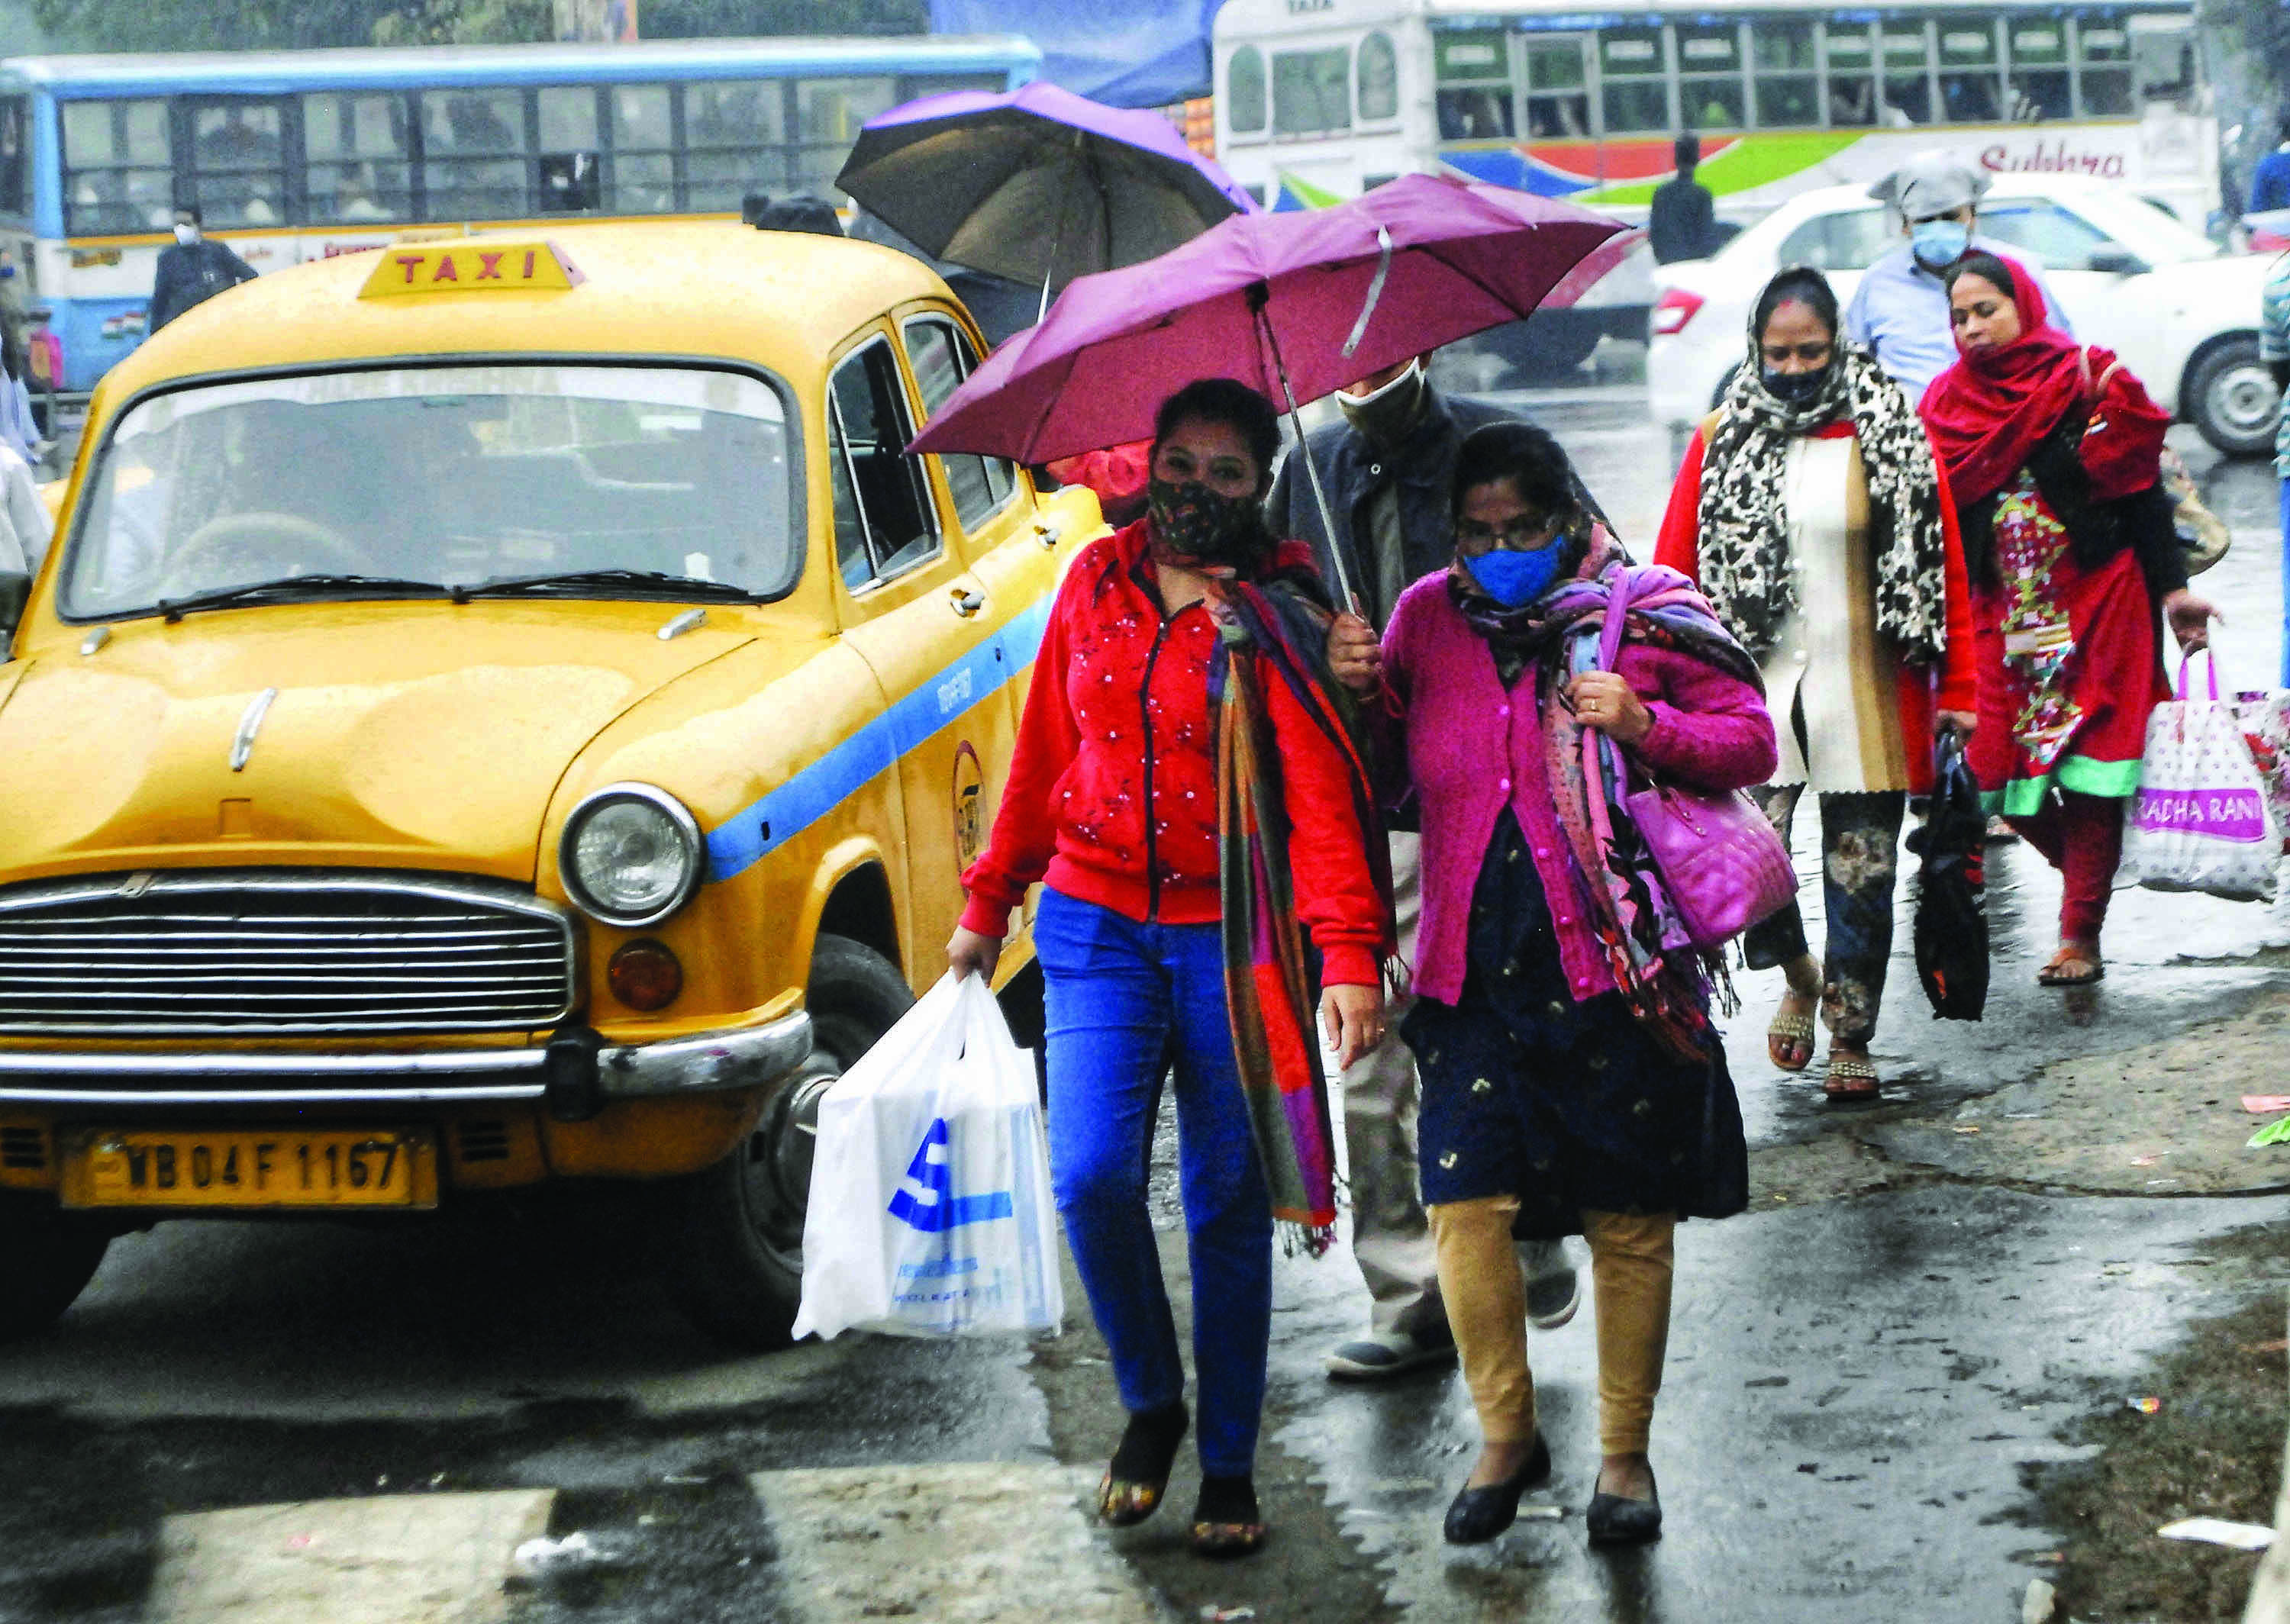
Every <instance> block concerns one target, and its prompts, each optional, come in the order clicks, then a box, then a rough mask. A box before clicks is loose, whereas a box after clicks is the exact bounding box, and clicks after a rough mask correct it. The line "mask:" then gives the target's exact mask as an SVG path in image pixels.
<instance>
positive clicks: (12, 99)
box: [0, 96, 32, 215]
mask: <svg viewBox="0 0 2290 1624" xmlns="http://www.w3.org/2000/svg"><path fill="white" fill-rule="evenodd" d="M30 118H31V100H30V99H29V98H28V97H25V96H0V214H15V215H25V214H29V213H30V212H32V193H31V177H30V174H29V172H28V169H27V168H26V165H25V162H24V150H25V148H26V146H27V145H28V142H27V140H26V134H27V132H28V130H29V129H30V127H31V126H30Z"/></svg>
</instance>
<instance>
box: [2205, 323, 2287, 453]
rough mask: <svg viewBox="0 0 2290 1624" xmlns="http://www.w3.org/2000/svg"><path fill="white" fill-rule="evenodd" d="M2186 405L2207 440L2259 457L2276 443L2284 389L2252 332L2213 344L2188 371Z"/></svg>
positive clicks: (2222, 449)
mask: <svg viewBox="0 0 2290 1624" xmlns="http://www.w3.org/2000/svg"><path fill="white" fill-rule="evenodd" d="M2184 405H2185V408H2186V412H2187V416H2188V418H2189V419H2190V420H2191V421H2192V422H2193V423H2194V426H2195V428H2197V429H2198V430H2199V431H2200V432H2201V434H2202V436H2203V438H2204V439H2206V440H2208V441H2209V442H2210V443H2211V444H2213V445H2214V446H2216V447H2218V449H2219V450H2220V451H2222V452H2224V453H2225V454H2226V455H2228V456H2230V457H2254V456H2256V455H2258V454H2259V453H2260V452H2265V451H2270V450H2272V449H2273V446H2274V428H2275V424H2276V422H2277V420H2278V418H2279V416H2280V414H2281V410H2282V391H2281V390H2279V389H2278V388H2275V387H2274V379H2273V375H2272V374H2271V373H2270V372H2268V371H2267V370H2266V364H2265V363H2264V362H2263V361H2262V360H2260V359H2259V358H2258V340H2256V339H2254V338H2251V337H2249V336H2248V335H2244V336H2241V337H2238V338H2232V339H2229V340H2226V341H2225V342H2224V343H2222V344H2214V345H2213V346H2212V347H2211V348H2209V349H2207V350H2205V351H2204V352H2203V358H2202V359H2201V360H2199V361H2198V362H2196V363H2195V364H2194V366H2193V368H2192V369H2191V370H2190V371H2189V372H2188V374H2187V387H2186V391H2185V399H2184Z"/></svg>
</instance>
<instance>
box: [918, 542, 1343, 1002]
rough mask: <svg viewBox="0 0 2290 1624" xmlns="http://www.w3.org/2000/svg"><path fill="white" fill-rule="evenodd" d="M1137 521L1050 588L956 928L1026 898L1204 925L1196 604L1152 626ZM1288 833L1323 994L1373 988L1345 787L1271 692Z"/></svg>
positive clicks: (1005, 918)
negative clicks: (1050, 602) (1053, 594)
mask: <svg viewBox="0 0 2290 1624" xmlns="http://www.w3.org/2000/svg"><path fill="white" fill-rule="evenodd" d="M1151 567H1152V566H1151V564H1149V562H1148V561H1147V559H1146V556H1145V521H1143V520H1140V521H1138V522H1137V523H1136V524H1132V525H1130V526H1129V527H1128V528H1127V529H1125V530H1122V531H1119V532H1116V533H1115V534H1113V535H1111V536H1108V537H1106V538H1104V539H1102V540H1098V541H1093V542H1092V543H1091V544H1090V545H1089V546H1088V547H1086V548H1084V549H1083V550H1082V552H1081V554H1080V556H1078V557H1077V558H1076V559H1075V560H1074V562H1073V564H1072V567H1071V568H1070V569H1069V570H1068V571H1067V572H1066V578H1065V581H1064V584H1063V585H1062V586H1061V587H1060V588H1059V589H1058V598H1057V603H1056V604H1055V606H1054V607H1053V609H1052V610H1051V612H1050V623H1049V628H1048V629H1047V630H1046V631H1045V633H1044V635H1043V637H1042V647H1041V652H1040V653H1039V654H1038V655H1037V657H1036V659H1035V662H1034V678H1033V686H1032V688H1031V689H1030V690H1029V692H1028V693H1027V695H1026V714H1025V717H1024V719H1023V720H1022V721H1021V723H1020V724H1019V728H1018V744H1017V748H1016V750H1015V751H1014V752H1013V755H1012V756H1011V761H1010V782H1009V787H1008V788H1007V789H1006V790H1005V791H1004V793H1003V796H1002V809H1001V811H1000V812H999V813H997V816H996V817H995V820H994V833H993V836H992V838H991V839H989V841H988V843H987V847H986V851H985V852H984V853H983V854H982V855H981V857H980V858H979V860H977V861H976V862H975V863H973V864H972V865H971V868H970V870H969V872H968V873H966V874H965V875H964V876H962V884H963V887H964V889H965V890H966V891H967V892H969V893H970V903H969V906H968V907H967V908H965V910H964V912H963V916H962V923H963V924H965V926H967V927H968V928H969V929H971V930H973V931H977V932H981V933H982V934H984V935H988V936H1001V935H1005V934H1006V933H1007V932H1008V930H1009V925H1010V910H1011V909H1012V908H1014V907H1015V906H1017V904H1018V902H1019V900H1020V899H1021V898H1022V897H1023V896H1024V895H1025V894H1026V888H1027V887H1028V886H1029V885H1031V884H1033V883H1034V882H1035V881H1037V880H1040V879H1047V880H1048V882H1049V884H1051V885H1052V886H1053V888H1054V889H1056V890H1058V891H1061V892H1064V893H1065V894H1066V895H1067V896H1069V897H1074V898H1077V899H1079V900H1082V901H1085V902H1093V903H1096V904H1098V905H1099V906H1100V907H1102V908H1112V909H1113V910H1114V911H1115V912H1117V913H1119V914H1123V915H1125V916H1127V917H1129V918H1132V919H1137V920H1158V921H1160V922H1161V923H1163V924H1213V923H1215V922H1216V920H1217V919H1218V918H1220V917H1221V915H1222V912H1223V907H1222V903H1221V900H1220V898H1219V895H1218V888H1217V796H1216V762H1215V759H1214V758H1213V756H1212V755H1211V750H1212V748H1213V740H1214V738H1215V725H1214V719H1213V716H1212V715H1211V713H1210V706H1209V668H1210V662H1211V659H1212V657H1213V655H1214V653H1215V652H1216V644H1217V628H1216V623H1215V622H1214V620H1212V619H1211V618H1210V615H1209V611H1208V606H1207V605H1206V604H1188V605H1187V606H1186V607H1185V608H1183V609H1181V610H1179V611H1178V612H1176V613H1175V614H1174V615H1172V616H1170V617H1168V618H1167V619H1165V620H1164V619H1163V617H1162V614H1161V609H1160V605H1159V604H1158V603H1157V601H1156V599H1155V597H1154V596H1152V595H1151V594H1150V593H1149V591H1148V590H1147V588H1146V581H1147V580H1149V573H1148V572H1149V571H1150V569H1151ZM1263 690H1264V693H1265V695H1266V698H1267V701H1268V703H1269V706H1270V708H1271V713H1272V725H1273V728H1274V731H1275V734H1276V736H1277V740H1278V742H1279V748H1280V766H1281V772H1282V775H1283V788H1284V792H1285V801H1286V804H1287V809H1288V817H1289V820H1290V822H1291V824H1292V825H1293V835H1292V836H1291V838H1290V841H1289V845H1288V860H1289V865H1290V868H1291V869H1292V871H1293V878H1294V881H1295V894H1296V915H1297V917H1298V918H1299V919H1301V921H1302V922H1303V924H1305V926H1306V927H1307V928H1308V929H1309V931H1310V932H1311V935H1312V940H1313V942H1314V943H1315V944H1316V945H1317V947H1318V948H1319V949H1320V955H1321V958H1322V961H1323V970H1322V977H1321V979H1322V980H1324V981H1325V982H1326V983H1327V984H1328V985H1331V986H1337V985H1349V986H1355V987H1373V986H1375V985H1376V984H1377V982H1378V980H1379V974H1378V970H1379V966H1378V963H1377V945H1378V943H1379V942H1380V940H1381V937H1382V926H1383V904H1382V902H1381V899H1379V898H1378V896H1377V895H1376V890H1375V883H1374V881H1373V879H1372V878H1371V877H1370V876H1369V872H1368V864H1367V848H1366V845H1365V836H1363V835H1362V833H1361V829H1360V824H1359V819H1358V817H1357V814H1356V813H1355V812H1354V811H1353V801H1352V791H1351V786H1350V783H1349V771H1348V768H1347V766H1346V764H1345V762H1344V759H1343V757H1342V756H1341V754H1340V752H1339V751H1338V749H1337V748H1336V747H1335V746H1334V745H1333V743H1331V742H1330V741H1329V740H1328V739H1327V737H1326V736H1325V734H1323V733H1322V732H1320V731H1319V728H1318V726H1317V724H1315V723H1314V722H1313V721H1312V719H1311V718H1310V716H1308V715H1307V714H1306V713H1305V711H1304V709H1303V708H1302V707H1301V705H1300V704H1299V703H1298V701H1297V700H1296V698H1295V696H1294V694H1293V693H1292V692H1289V690H1288V687H1287V684H1285V683H1281V682H1277V681H1274V682H1268V683H1266V684H1264V685H1263Z"/></svg>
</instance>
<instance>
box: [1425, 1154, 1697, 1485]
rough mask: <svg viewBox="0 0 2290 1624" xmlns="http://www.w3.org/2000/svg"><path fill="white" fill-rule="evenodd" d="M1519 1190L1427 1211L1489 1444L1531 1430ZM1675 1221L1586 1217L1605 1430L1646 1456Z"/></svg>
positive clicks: (1621, 1451) (1665, 1344) (1623, 1447)
mask: <svg viewBox="0 0 2290 1624" xmlns="http://www.w3.org/2000/svg"><path fill="white" fill-rule="evenodd" d="M1517 1216H1518V1197H1517V1196H1486V1197H1484V1198H1482V1199H1480V1200H1477V1201H1453V1202H1444V1203H1441V1204H1439V1205H1437V1206H1434V1207H1432V1208H1431V1209H1430V1211H1429V1220H1430V1228H1431V1235H1432V1238H1433V1240H1434V1242H1435V1243H1436V1244H1437V1249H1438V1257H1439V1290H1440V1294H1441V1296H1442V1297H1444V1298H1445V1301H1446V1307H1447V1324H1448V1327H1449V1328H1450V1329H1451V1330H1453V1332H1454V1333H1455V1348H1456V1352H1457V1354H1458V1355H1459V1356H1461V1361H1462V1366H1463V1380H1464V1381H1465V1383H1466V1384H1467V1385H1468V1386H1469V1388H1470V1389H1471V1403H1472V1405H1473V1406H1474V1407H1475V1408H1476V1409H1477V1411H1478V1412H1479V1431H1480V1434H1481V1435H1482V1436H1484V1437H1485V1440H1486V1441H1487V1442H1488V1443H1490V1444H1524V1443H1526V1442H1528V1441H1529V1440H1531V1439H1532V1438H1533V1436H1534V1379H1533V1375H1532V1373H1531V1372H1529V1371H1528V1369H1527V1364H1526V1326H1525V1316H1526V1282H1525V1276H1524V1275H1523V1274H1522V1272H1521V1271H1520V1268H1519V1260H1518V1253H1517V1250H1516V1248H1515V1247H1514V1246H1513V1245H1512V1244H1511V1237H1510V1227H1511V1222H1512V1220H1514V1219H1516V1218H1517ZM1676 1233H1677V1219H1676V1217H1674V1216H1673V1215H1672V1214H1670V1213H1668V1212H1653V1213H1629V1212H1589V1211H1585V1212H1583V1214H1582V1234H1583V1238H1584V1239H1586V1240H1587V1241H1589V1245H1590V1290H1591V1300H1592V1302H1593V1303H1594V1305H1595V1306H1596V1308H1597V1316H1598V1439H1599V1447H1600V1449H1601V1450H1602V1451H1603V1452H1605V1453H1606V1454H1609V1455H1637V1454H1644V1453H1645V1450H1646V1442H1647V1439H1648V1437H1649V1436H1650V1435H1651V1433H1652V1431H1653V1401H1654V1396H1655V1395H1657V1394H1658V1393H1660V1392H1661V1365H1662V1358H1663V1356H1664V1354H1665V1353H1666V1352H1667V1351H1668V1348H1669V1295H1670V1283H1671V1278H1672V1276H1673V1275H1674V1273H1675V1269H1676V1258H1677V1252H1676V1248H1675V1244H1674V1243H1675V1236H1676Z"/></svg>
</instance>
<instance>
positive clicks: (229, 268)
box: [145, 208, 254, 332]
mask: <svg viewBox="0 0 2290 1624" xmlns="http://www.w3.org/2000/svg"><path fill="white" fill-rule="evenodd" d="M253 280H254V268H253V267H252V266H251V265H249V264H248V263H247V262H246V261H245V260H242V259H240V258H239V257H238V256H237V255H236V254H235V253H233V252H231V251H230V250H229V249H228V248H226V247H224V246H223V245H222V244H220V243H210V242H208V241H207V240H206V237H205V236H204V234H203V233H202V232H201V231H200V229H199V212H198V210H196V208H181V209H177V210H176V211H175V245H174V246H173V247H172V248H170V249H168V250H166V251H165V252H164V253H162V254H161V255H160V256H159V274H158V275H157V276H156V277H154V278H153V279H152V283H151V310H150V315H149V316H148V325H147V326H146V329H145V331H146V332H158V331H159V329H160V328H162V327H164V326H165V325H166V324H168V323H169V322H172V321H173V320H174V319H175V318H176V317H177V316H180V315H181V314H182V313H183V312H184V311H186V310H188V309H189V308H191V307H192V306H193V305H196V304H202V303H204V302H205V301H206V300H210V299H212V298H213V297H214V296H215V295H216V294H217V293H220V292H222V291H223V290H224V289H225V288H235V287H236V286H237V285H238V284H240V283H242V282H252V281H253Z"/></svg>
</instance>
